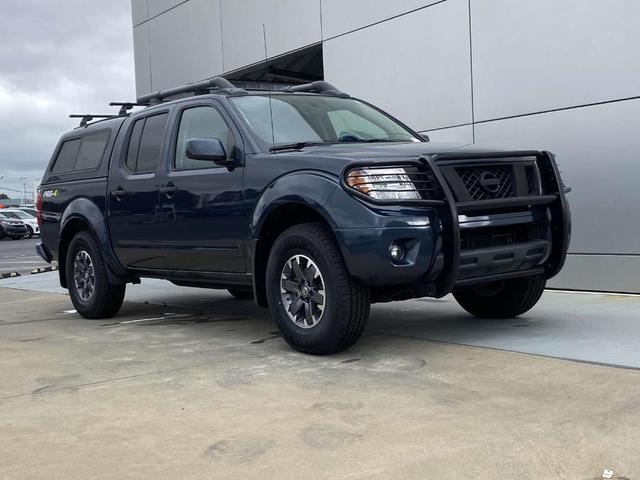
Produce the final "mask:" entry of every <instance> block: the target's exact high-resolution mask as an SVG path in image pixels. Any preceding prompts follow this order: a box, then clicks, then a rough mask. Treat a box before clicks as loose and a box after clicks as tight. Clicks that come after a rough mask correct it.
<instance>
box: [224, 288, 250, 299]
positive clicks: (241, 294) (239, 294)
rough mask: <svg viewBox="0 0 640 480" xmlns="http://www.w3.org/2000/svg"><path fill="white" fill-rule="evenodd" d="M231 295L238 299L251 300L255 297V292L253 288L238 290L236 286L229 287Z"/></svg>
mask: <svg viewBox="0 0 640 480" xmlns="http://www.w3.org/2000/svg"><path fill="white" fill-rule="evenodd" d="M227 292H229V293H230V294H231V295H233V296H234V297H236V298H237V299H238V300H251V299H252V298H253V292H252V291H251V290H238V289H235V288H229V289H227Z"/></svg>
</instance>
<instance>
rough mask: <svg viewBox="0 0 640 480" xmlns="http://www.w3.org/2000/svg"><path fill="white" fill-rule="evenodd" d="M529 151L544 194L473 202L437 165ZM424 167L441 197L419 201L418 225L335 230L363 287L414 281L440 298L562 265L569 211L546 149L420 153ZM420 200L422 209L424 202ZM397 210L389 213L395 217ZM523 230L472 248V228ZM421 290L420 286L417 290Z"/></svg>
mask: <svg viewBox="0 0 640 480" xmlns="http://www.w3.org/2000/svg"><path fill="white" fill-rule="evenodd" d="M517 156H523V157H525V156H526V157H532V156H535V157H536V162H537V165H538V168H539V169H540V176H541V178H542V179H544V182H545V185H544V194H540V195H537V196H521V197H510V198H505V199H498V200H485V201H475V202H469V201H466V202H460V201H456V199H455V197H454V194H453V193H452V191H451V188H450V187H449V185H448V182H447V181H446V180H445V177H444V176H443V174H442V171H441V168H440V165H442V164H446V163H447V162H459V161H465V160H473V161H482V160H485V159H486V160H490V161H491V162H500V161H501V160H502V161H506V160H507V159H511V160H513V158H514V157H517ZM421 161H423V162H425V163H426V164H427V165H428V167H429V168H431V169H432V171H433V173H434V175H435V177H436V178H437V180H438V182H439V184H440V186H441V188H442V192H443V195H444V201H437V200H433V201H424V202H422V203H423V204H422V205H419V201H417V202H415V203H414V204H413V205H412V208H415V209H416V210H417V209H418V208H420V207H422V208H423V215H424V216H425V217H426V218H427V219H428V221H427V222H426V224H425V225H422V226H411V225H406V226H403V227H393V228H385V227H384V226H381V227H376V228H353V229H351V228H346V229H337V230H335V234H336V237H337V239H338V242H339V244H340V245H341V247H342V249H343V254H344V258H345V261H346V263H347V267H348V268H349V271H350V272H351V273H352V275H354V276H356V277H357V278H359V279H361V280H362V281H363V282H364V283H366V284H367V285H370V286H378V287H383V286H398V285H413V286H415V285H416V284H419V285H420V286H421V288H420V291H421V292H422V293H421V294H422V295H427V296H434V297H441V296H444V295H446V294H447V293H449V292H451V291H452V290H453V289H455V288H457V287H463V286H468V285H474V284H479V283H485V282H491V281H498V280H503V279H507V278H515V277H522V276H543V277H545V278H551V277H553V276H554V275H556V274H557V273H558V272H559V271H560V269H561V268H562V266H563V264H564V260H565V257H566V253H567V249H568V246H569V241H570V229H571V223H570V213H569V207H568V204H567V201H566V199H565V195H564V187H563V185H562V183H561V180H560V174H559V172H558V169H557V166H556V163H555V160H554V158H553V156H552V155H551V154H549V153H547V152H506V153H504V154H502V153H492V154H487V155H486V157H483V156H482V155H478V154H476V155H455V154H445V155H439V156H434V157H430V158H428V159H421ZM425 207H426V208H425ZM397 218H398V217H397V216H396V217H395V219H396V223H397ZM500 228H503V229H507V231H516V230H517V229H525V230H526V231H525V233H524V234H523V235H521V236H520V237H519V238H515V237H516V236H515V235H513V238H507V239H506V240H504V241H503V242H502V243H500V244H497V245H493V244H492V245H483V246H481V247H477V246H475V245H474V243H473V241H470V240H469V239H470V238H473V235H474V234H476V233H479V232H495V231H498V229H500ZM393 241H400V242H402V243H403V244H404V245H406V247H407V248H406V251H407V254H406V257H405V259H403V261H402V262H400V263H394V262H393V261H392V260H391V259H390V257H389V253H388V252H389V245H390V243H391V242H393ZM425 292H426V293H425Z"/></svg>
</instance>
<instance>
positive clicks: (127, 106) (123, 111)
mask: <svg viewBox="0 0 640 480" xmlns="http://www.w3.org/2000/svg"><path fill="white" fill-rule="evenodd" d="M147 105H148V104H147V103H137V102H111V103H109V106H110V107H120V110H119V111H118V115H120V116H125V115H127V114H128V111H129V110H131V109H132V108H133V107H146V106H147Z"/></svg>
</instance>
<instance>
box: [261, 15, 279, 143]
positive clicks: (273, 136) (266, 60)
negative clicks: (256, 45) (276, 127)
mask: <svg viewBox="0 0 640 480" xmlns="http://www.w3.org/2000/svg"><path fill="white" fill-rule="evenodd" d="M262 38H263V39H264V68H265V69H266V70H265V73H266V78H267V84H268V85H269V87H268V90H267V91H268V92H269V117H270V119H271V146H272V147H275V146H276V134H275V133H274V131H273V105H272V104H271V89H272V87H273V85H271V74H270V73H269V57H268V55H267V29H266V28H265V26H264V23H263V24H262Z"/></svg>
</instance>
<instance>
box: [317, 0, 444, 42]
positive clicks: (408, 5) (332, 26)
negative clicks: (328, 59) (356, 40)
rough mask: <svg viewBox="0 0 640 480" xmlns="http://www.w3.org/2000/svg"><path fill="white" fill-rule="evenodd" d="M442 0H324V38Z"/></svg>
mask: <svg viewBox="0 0 640 480" xmlns="http://www.w3.org/2000/svg"><path fill="white" fill-rule="evenodd" d="M439 1H441V0H396V1H394V2H390V1H388V0H349V1H344V0H322V38H324V39H327V38H331V37H335V36H337V35H342V34H344V33H347V32H350V31H353V30H355V29H358V28H362V27H365V26H367V25H371V24H373V23H376V22H380V21H385V20H388V19H389V18H391V17H395V16H397V15H402V14H405V13H407V12H411V11H413V10H416V9H419V8H423V7H425V6H427V5H431V4H434V3H437V2H439Z"/></svg>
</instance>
